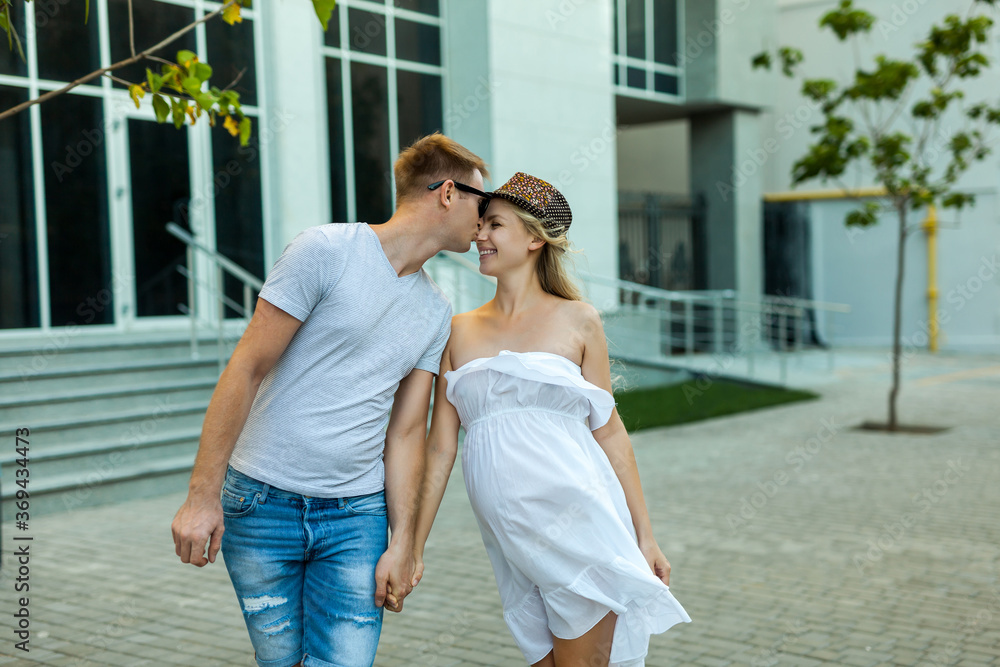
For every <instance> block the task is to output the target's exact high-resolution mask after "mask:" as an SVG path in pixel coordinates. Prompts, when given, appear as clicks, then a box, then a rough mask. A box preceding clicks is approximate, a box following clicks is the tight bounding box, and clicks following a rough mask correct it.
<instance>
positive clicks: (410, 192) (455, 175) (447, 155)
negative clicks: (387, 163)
mask: <svg viewBox="0 0 1000 667" xmlns="http://www.w3.org/2000/svg"><path fill="white" fill-rule="evenodd" d="M476 169H478V170H479V172H480V173H481V174H482V175H483V178H489V176H490V172H489V170H488V169H487V168H486V163H485V162H483V159H482V158H481V157H479V156H478V155H476V154H475V153H473V152H472V151H470V150H469V149H468V148H466V147H465V146H463V145H462V144H460V143H458V142H457V141H454V140H453V139H449V138H448V137H446V136H444V135H443V134H441V133H440V132H435V133H433V134H428V135H427V136H426V137H421V138H419V139H417V140H416V141H414V142H413V143H412V144H410V146H409V147H408V148H406V149H405V150H403V152H401V153H400V154H399V157H398V158H397V159H396V163H395V164H394V165H393V175H394V176H395V178H396V206H399V205H400V204H401V203H402V202H403V201H404V200H406V199H409V198H411V197H414V196H417V195H420V194H422V193H424V192H426V190H425V188H426V187H427V186H428V185H430V184H431V183H433V182H435V181H439V180H441V179H443V178H451V179H454V180H457V181H460V182H461V181H463V180H464V181H467V180H469V178H470V177H471V176H472V172H473V171H475V170H476Z"/></svg>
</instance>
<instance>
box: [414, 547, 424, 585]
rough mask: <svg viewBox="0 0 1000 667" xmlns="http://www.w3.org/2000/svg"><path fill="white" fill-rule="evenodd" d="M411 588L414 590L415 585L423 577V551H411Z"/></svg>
mask: <svg viewBox="0 0 1000 667" xmlns="http://www.w3.org/2000/svg"><path fill="white" fill-rule="evenodd" d="M413 564H414V568H413V587H414V588H416V587H417V584H419V583H420V580H421V579H423V577H424V552H423V549H420V550H417V549H414V551H413Z"/></svg>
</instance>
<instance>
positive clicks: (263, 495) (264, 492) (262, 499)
mask: <svg viewBox="0 0 1000 667" xmlns="http://www.w3.org/2000/svg"><path fill="white" fill-rule="evenodd" d="M270 489H271V485H270V484H268V483H266V482H265V483H264V486H263V487H262V488H261V490H260V498H258V500H257V502H261V503H263V502H266V501H267V492H268V491H269V490H270Z"/></svg>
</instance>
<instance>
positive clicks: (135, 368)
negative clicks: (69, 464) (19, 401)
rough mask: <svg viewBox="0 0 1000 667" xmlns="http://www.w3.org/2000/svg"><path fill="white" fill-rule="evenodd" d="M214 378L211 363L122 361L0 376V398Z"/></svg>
mask: <svg viewBox="0 0 1000 667" xmlns="http://www.w3.org/2000/svg"><path fill="white" fill-rule="evenodd" d="M218 377H219V368H218V363H217V362H216V361H215V360H209V359H202V360H192V359H164V360H157V359H153V360H147V361H126V362H120V363H108V364H104V365H99V366H93V365H88V366H77V367H75V368H65V369H49V370H46V371H42V372H39V373H37V374H35V375H33V376H30V377H27V378H25V377H24V376H21V375H18V374H10V373H0V397H3V398H10V397H23V398H48V397H50V396H58V395H61V394H66V393H72V392H73V391H75V390H79V389H81V388H88V389H89V388H93V389H95V390H111V389H115V388H118V389H122V388H126V387H134V386H139V385H145V384H151V383H171V382H178V381H182V380H193V379H202V380H208V379H211V380H217V379H218Z"/></svg>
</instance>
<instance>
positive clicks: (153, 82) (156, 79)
mask: <svg viewBox="0 0 1000 667" xmlns="http://www.w3.org/2000/svg"><path fill="white" fill-rule="evenodd" d="M146 83H148V84H149V92H151V93H158V92H160V88H162V87H163V77H162V76H160V75H159V74H156V73H154V72H153V70H151V69H149V68H147V69H146Z"/></svg>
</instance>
